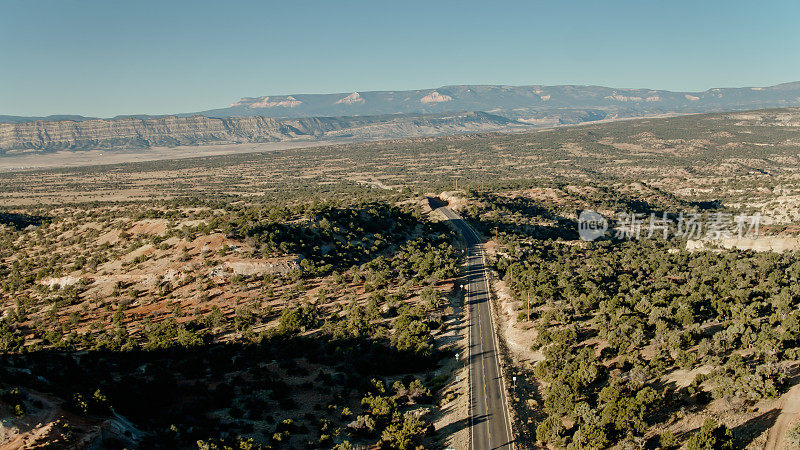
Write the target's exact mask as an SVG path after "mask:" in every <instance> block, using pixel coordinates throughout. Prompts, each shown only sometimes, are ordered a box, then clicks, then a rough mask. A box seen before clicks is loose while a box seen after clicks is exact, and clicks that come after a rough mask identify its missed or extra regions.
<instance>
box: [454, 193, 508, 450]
mask: <svg viewBox="0 0 800 450" xmlns="http://www.w3.org/2000/svg"><path fill="white" fill-rule="evenodd" d="M439 211H441V212H442V214H444V216H445V217H447V219H449V220H450V221H452V223H453V225H455V227H456V228H457V229H458V230H459V232H460V233H461V236H463V238H464V241H465V242H466V244H467V273H466V283H465V284H466V287H467V308H468V311H469V365H470V366H469V384H470V408H469V414H470V418H469V419H470V442H471V444H470V445H471V448H472V449H479V450H484V449H511V448H513V443H512V433H511V421H510V420H509V417H508V407H507V403H506V394H505V389H504V387H503V379H502V377H501V372H500V360H499V354H498V348H497V337H496V335H495V332H494V327H493V325H492V312H491V309H490V303H489V284H488V282H487V276H486V267H485V264H484V256H483V246H482V245H481V240H480V238H478V235H477V233H475V230H473V229H472V227H470V226H469V224H468V223H467V222H466V221H465V220H463V219H462V218H461V217H460V216H459V215H458V214H456V213H455V212H453V211H452V210H451V209H449V208H447V207H440V208H439Z"/></svg>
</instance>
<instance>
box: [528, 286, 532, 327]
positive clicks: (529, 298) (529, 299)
mask: <svg viewBox="0 0 800 450" xmlns="http://www.w3.org/2000/svg"><path fill="white" fill-rule="evenodd" d="M530 321H531V291H528V322H530Z"/></svg>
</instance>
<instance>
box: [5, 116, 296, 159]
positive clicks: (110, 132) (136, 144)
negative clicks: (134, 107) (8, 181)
mask: <svg viewBox="0 0 800 450" xmlns="http://www.w3.org/2000/svg"><path fill="white" fill-rule="evenodd" d="M306 134H309V133H308V132H307V131H303V130H300V129H297V128H295V127H292V126H288V125H284V124H282V123H280V122H279V121H277V120H275V119H271V118H268V117H259V116H253V117H244V118H226V119H215V118H208V117H202V116H192V117H172V116H170V117H161V118H154V119H136V118H125V119H111V120H103V119H96V120H87V121H82V122H75V121H71V120H64V121H56V122H43V121H36V122H26V123H17V124H0V152H3V153H12V152H14V153H16V152H19V151H25V150H47V151H55V150H82V149H111V148H147V147H155V146H176V145H198V144H209V143H229V142H231V143H236V142H273V141H279V140H284V139H290V138H294V137H297V136H300V135H306Z"/></svg>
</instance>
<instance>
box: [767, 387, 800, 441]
mask: <svg viewBox="0 0 800 450" xmlns="http://www.w3.org/2000/svg"><path fill="white" fill-rule="evenodd" d="M780 403H781V406H780V408H781V413H780V415H779V416H778V419H777V420H776V421H775V425H773V426H772V428H771V429H770V430H769V435H768V438H767V444H766V446H764V448H765V449H767V450H784V449H787V450H788V449H790V448H793V447H791V446H789V445H788V443H787V442H786V433H787V432H788V431H789V429H790V428H791V427H792V426H793V425H794V424H796V423H798V422H799V421H800V384H798V385H795V386H793V387H792V388H791V389H789V392H787V393H786V394H784V395H783V397H781V400H780Z"/></svg>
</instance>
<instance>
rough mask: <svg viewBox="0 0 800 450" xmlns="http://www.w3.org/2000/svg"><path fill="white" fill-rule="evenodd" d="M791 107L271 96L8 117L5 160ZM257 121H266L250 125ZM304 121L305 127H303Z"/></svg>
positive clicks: (790, 87) (586, 90)
mask: <svg viewBox="0 0 800 450" xmlns="http://www.w3.org/2000/svg"><path fill="white" fill-rule="evenodd" d="M789 106H800V82H794V83H785V84H779V85H776V86H770V87H746V88H721V89H709V90H707V91H703V92H671V91H664V90H652V89H615V88H609V87H602V86H497V85H475V86H444V87H440V88H436V89H422V90H412V91H369V92H351V93H339V94H293V95H268V96H261V97H245V98H242V99H240V100H239V101H236V102H234V103H233V104H231V105H230V106H229V107H226V108H219V109H212V110H208V111H200V112H195V113H180V114H175V115H169V116H148V115H136V116H119V117H115V118H111V119H97V118H91V117H82V116H68V115H64V116H49V117H20V116H0V154H3V153H5V154H9V153H15V152H18V151H52V150H61V149H74V150H79V149H95V148H103V149H113V148H147V147H151V146H165V145H166V146H170V145H185V144H208V143H227V142H269V141H282V140H289V139H292V140H297V139H306V140H311V139H313V140H320V139H329V138H342V137H348V138H352V139H356V140H358V139H380V138H394V137H402V136H409V137H410V136H426V135H434V134H447V133H466V132H476V131H507V130H519V129H525V128H531V127H541V126H555V125H564V124H576V123H583V122H591V121H597V120H606V119H621V118H631V117H644V116H652V115H661V114H686V113H699V112H715V111H732V110H744V109H760V108H774V107H789ZM479 112H480V114H479ZM254 117H256V118H260V120H250V119H248V120H246V119H247V118H254ZM300 119H304V120H302V121H300V122H298V120H300ZM311 119H313V120H311Z"/></svg>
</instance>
